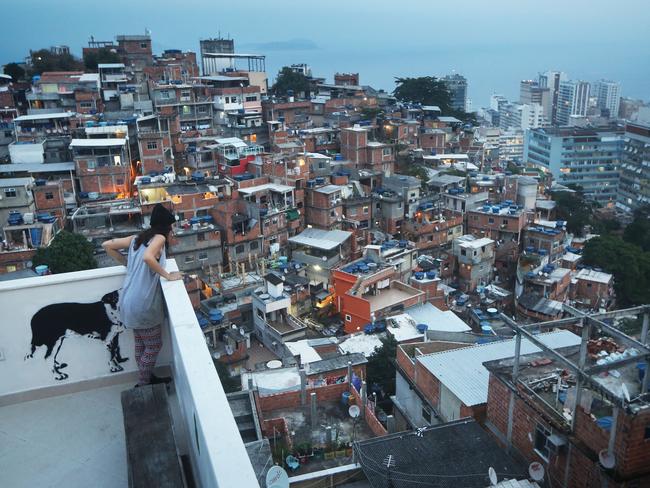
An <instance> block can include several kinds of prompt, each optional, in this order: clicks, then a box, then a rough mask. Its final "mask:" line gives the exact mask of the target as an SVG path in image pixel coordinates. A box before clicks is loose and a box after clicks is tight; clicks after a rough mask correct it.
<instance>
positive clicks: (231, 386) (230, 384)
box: [214, 359, 241, 393]
mask: <svg viewBox="0 0 650 488" xmlns="http://www.w3.org/2000/svg"><path fill="white" fill-rule="evenodd" d="M214 367H215V368H216V369H217V374H218V375H219V379H220V380H221V386H222V387H223V391H225V392H226V393H232V392H234V391H239V390H241V383H240V382H239V381H238V380H237V378H235V377H234V376H230V371H229V370H228V366H226V365H225V364H224V363H222V362H221V361H218V360H216V359H215V360H214Z"/></svg>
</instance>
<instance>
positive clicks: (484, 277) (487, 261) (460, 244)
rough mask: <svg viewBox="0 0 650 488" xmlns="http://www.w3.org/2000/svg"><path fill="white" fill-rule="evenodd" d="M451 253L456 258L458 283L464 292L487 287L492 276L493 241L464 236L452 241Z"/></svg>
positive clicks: (485, 238)
mask: <svg viewBox="0 0 650 488" xmlns="http://www.w3.org/2000/svg"><path fill="white" fill-rule="evenodd" d="M452 252H453V254H454V256H455V258H456V262H457V267H456V269H457V270H458V281H459V283H460V286H461V288H462V289H463V290H464V291H474V290H475V289H476V287H477V286H480V285H487V284H489V283H490V282H491V281H492V276H493V274H494V272H493V268H494V241H493V240H492V239H488V238H487V237H481V238H475V237H474V236H472V235H465V236H461V237H458V238H456V239H454V241H453V243H452Z"/></svg>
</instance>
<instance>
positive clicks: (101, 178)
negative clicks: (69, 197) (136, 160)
mask: <svg viewBox="0 0 650 488" xmlns="http://www.w3.org/2000/svg"><path fill="white" fill-rule="evenodd" d="M70 149H71V150H72V152H73V158H74V162H75V168H76V175H77V179H78V180H79V187H80V189H81V191H82V192H85V193H91V192H93V193H100V194H101V193H108V194H110V193H118V194H122V195H129V194H130V193H131V161H130V159H129V155H128V150H127V141H126V139H119V138H111V139H73V140H72V142H71V143H70Z"/></svg>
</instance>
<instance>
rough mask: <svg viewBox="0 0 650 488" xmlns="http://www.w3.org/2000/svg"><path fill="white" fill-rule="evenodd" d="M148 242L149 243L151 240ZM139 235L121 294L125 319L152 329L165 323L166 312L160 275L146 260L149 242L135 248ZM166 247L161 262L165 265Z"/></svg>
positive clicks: (126, 323) (131, 250) (128, 324)
mask: <svg viewBox="0 0 650 488" xmlns="http://www.w3.org/2000/svg"><path fill="white" fill-rule="evenodd" d="M147 244H148V243H147ZM134 247H135V239H133V240H132V241H131V245H130V246H129V254H128V261H127V266H126V279H125V280H124V286H123V287H122V292H121V294H120V313H121V315H122V323H123V324H124V326H125V327H128V328H131V329H148V328H150V327H154V326H156V325H161V324H162V321H163V319H164V316H165V311H164V306H165V305H164V303H163V296H162V288H161V286H160V276H159V275H158V273H155V272H154V271H153V270H152V269H151V268H150V267H149V266H148V265H147V263H145V262H144V259H143V258H144V252H145V250H146V249H147V246H145V245H144V244H141V245H140V247H139V248H138V249H135V248H134ZM165 260H166V256H165V248H164V247H163V248H162V251H161V253H160V259H159V261H158V262H159V263H160V265H161V266H162V267H163V268H164V267H165Z"/></svg>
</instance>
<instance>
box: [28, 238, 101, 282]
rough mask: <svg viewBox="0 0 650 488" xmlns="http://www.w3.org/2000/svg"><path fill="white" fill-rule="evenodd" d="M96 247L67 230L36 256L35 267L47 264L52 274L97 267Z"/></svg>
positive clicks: (41, 249) (37, 252)
mask: <svg viewBox="0 0 650 488" xmlns="http://www.w3.org/2000/svg"><path fill="white" fill-rule="evenodd" d="M93 250H94V247H93V245H92V244H91V243H90V242H88V240H87V239H86V238H85V237H84V236H82V235H81V234H73V233H71V232H68V231H66V230H62V231H61V232H59V233H58V234H57V235H56V236H55V237H54V239H53V240H52V242H51V243H50V245H49V246H48V247H42V248H40V249H39V250H38V251H36V254H35V255H34V259H33V260H32V261H33V263H34V266H37V265H39V264H47V265H48V266H49V268H50V271H52V273H69V272H71V271H82V270H85V269H94V268H96V267H97V261H96V260H95V257H94V255H93Z"/></svg>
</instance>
